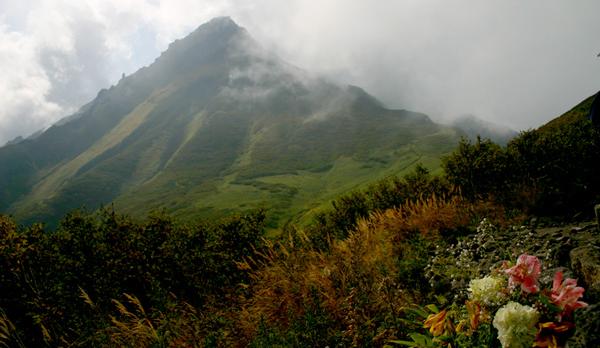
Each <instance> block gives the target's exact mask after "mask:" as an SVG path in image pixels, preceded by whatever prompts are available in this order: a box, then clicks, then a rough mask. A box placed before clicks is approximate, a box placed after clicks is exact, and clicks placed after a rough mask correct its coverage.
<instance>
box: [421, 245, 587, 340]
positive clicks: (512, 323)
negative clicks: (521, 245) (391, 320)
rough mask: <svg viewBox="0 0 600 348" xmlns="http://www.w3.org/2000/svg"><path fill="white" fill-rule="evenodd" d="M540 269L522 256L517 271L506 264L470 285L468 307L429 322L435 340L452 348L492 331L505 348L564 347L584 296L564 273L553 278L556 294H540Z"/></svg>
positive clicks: (456, 308) (445, 312)
mask: <svg viewBox="0 0 600 348" xmlns="http://www.w3.org/2000/svg"><path fill="white" fill-rule="evenodd" d="M541 269H542V265H541V262H540V260H539V259H538V258H537V257H536V256H532V255H527V254H522V255H520V256H519V257H518V259H517V262H516V263H515V264H514V265H511V264H509V263H508V262H504V264H503V266H502V268H501V269H497V270H496V272H495V273H493V274H492V275H488V276H485V277H482V278H479V279H473V280H471V281H470V282H469V288H468V291H469V300H467V301H466V302H465V305H464V306H460V305H456V304H455V305H453V306H454V308H453V309H450V310H448V309H446V310H443V311H441V312H439V313H437V314H436V315H431V316H429V317H428V318H427V320H426V322H425V327H427V328H429V329H430V333H432V334H433V335H434V336H440V335H441V334H444V337H445V339H447V340H450V341H453V343H452V346H455V345H456V344H459V345H461V342H462V343H463V344H464V343H465V340H467V341H468V340H469V339H475V338H474V337H481V336H482V335H481V334H479V332H480V331H482V330H483V329H482V328H483V327H484V326H485V327H487V328H489V327H490V326H491V325H493V327H494V328H496V330H497V332H498V336H497V339H498V340H499V341H500V343H501V344H502V347H504V348H507V347H563V346H564V345H565V343H566V340H567V339H568V338H569V337H570V336H571V335H572V334H573V332H574V329H575V325H574V324H573V321H572V318H573V312H574V311H575V310H576V309H578V308H583V307H585V306H587V304H586V303H585V302H582V301H581V297H582V296H583V293H584V291H585V290H584V288H582V287H580V286H577V281H576V280H575V279H571V278H566V279H565V278H564V276H563V274H562V272H560V271H559V272H556V274H555V275H554V282H553V284H552V288H551V289H542V288H541V286H540V282H539V278H540V275H541ZM450 318H454V319H456V321H457V323H455V324H454V323H452V322H451V321H450ZM485 331H486V332H489V330H485ZM476 332H477V333H478V334H477V335H475V333H476ZM439 339H440V338H439V337H438V340H439ZM490 339H496V338H493V337H491V338H490ZM479 343H481V342H479ZM448 344H449V345H450V342H449V341H448ZM487 344H488V345H490V344H491V341H489V342H487Z"/></svg>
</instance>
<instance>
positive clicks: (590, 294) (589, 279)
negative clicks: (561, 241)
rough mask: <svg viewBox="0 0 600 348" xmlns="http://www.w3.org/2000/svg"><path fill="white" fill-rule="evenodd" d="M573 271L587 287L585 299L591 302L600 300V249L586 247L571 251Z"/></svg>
mask: <svg viewBox="0 0 600 348" xmlns="http://www.w3.org/2000/svg"><path fill="white" fill-rule="evenodd" d="M570 256H571V269H573V272H574V273H575V275H577V276H578V277H579V284H581V285H582V286H584V287H585V289H586V293H585V298H586V299H587V300H588V301H589V300H592V301H590V302H596V301H597V300H599V299H600V248H599V247H597V246H595V245H584V246H580V247H578V248H575V249H573V250H571V253H570Z"/></svg>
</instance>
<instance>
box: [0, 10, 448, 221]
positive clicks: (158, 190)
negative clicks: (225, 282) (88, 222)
mask: <svg viewBox="0 0 600 348" xmlns="http://www.w3.org/2000/svg"><path fill="white" fill-rule="evenodd" d="M457 139H458V133H457V131H456V130H454V129H452V128H449V127H444V126H440V125H437V124H435V123H433V122H432V121H431V120H430V119H429V118H428V117H427V116H426V115H423V114H420V113H415V112H410V111H406V110H390V109H387V108H385V107H384V106H383V105H382V103H380V102H379V101H377V100H376V99H375V98H374V97H373V96H371V95H369V94H368V93H366V92H365V91H363V90H362V89H360V88H359V87H355V86H345V87H343V86H339V85H336V84H334V83H331V82H329V81H327V80H325V79H323V78H320V77H318V76H314V75H312V74H310V73H308V72H306V71H304V70H301V69H299V68H296V67H294V66H292V65H290V64H287V63H286V62H284V61H282V60H281V59H279V58H278V57H276V56H275V55H273V54H271V53H269V52H267V51H265V50H264V49H263V48H261V46H260V45H259V44H258V43H257V42H256V41H254V40H253V39H252V38H251V36H250V35H249V34H248V33H247V31H246V30H245V29H243V28H241V27H239V26H238V25H237V24H236V23H235V22H233V21H232V20H231V19H230V18H227V17H222V18H216V19H213V20H211V21H210V22H208V23H206V24H203V25H201V26H200V27H199V28H198V29H196V30H195V31H194V32H192V33H191V34H190V35H188V36H187V37H186V38H184V39H182V40H177V41H175V42H173V43H172V44H171V45H169V47H168V49H167V50H166V51H165V52H163V53H162V54H161V55H160V57H159V58H157V59H156V60H155V61H154V62H153V63H152V64H151V65H150V66H148V67H144V68H142V69H140V70H139V71H137V72H135V73H134V74H132V75H130V76H126V77H124V78H122V79H121V80H120V81H119V82H118V84H117V85H115V86H112V87H110V88H109V89H104V90H101V91H100V92H99V93H98V95H97V97H96V98H95V99H94V100H93V101H91V102H90V103H88V104H86V105H85V106H83V107H82V108H81V109H80V110H79V111H78V112H77V113H76V114H74V115H71V116H69V117H67V118H65V119H63V120H62V121H61V122H59V123H57V124H55V125H54V126H52V127H50V128H49V129H47V130H46V131H45V132H43V133H42V134H40V135H38V136H36V137H34V138H29V139H25V140H22V141H20V142H18V143H15V144H9V145H6V146H4V147H2V148H0V187H1V188H2V189H1V190H0V211H4V212H7V213H10V214H13V215H14V216H15V217H16V218H17V219H19V220H20V221H22V222H32V221H49V222H55V221H57V219H58V218H59V217H60V216H62V215H63V214H64V213H66V212H68V211H70V210H72V209H75V208H78V207H81V206H86V207H87V208H91V209H95V208H97V207H99V206H100V205H102V204H110V203H114V205H115V206H116V207H117V208H118V209H119V210H122V211H125V212H128V213H131V214H135V215H139V214H145V213H146V212H148V211H150V210H153V209H160V208H164V209H166V210H167V211H169V212H171V213H173V214H174V215H175V216H178V217H183V218H192V217H195V216H211V217H214V216H220V215H224V214H228V213H231V212H233V211H240V210H246V209H252V208H256V207H265V208H269V209H270V211H269V216H270V217H271V219H270V223H271V227H276V226H278V225H281V224H282V223H284V222H286V221H288V220H289V219H290V218H292V217H296V218H301V217H302V216H304V215H306V214H310V213H311V212H312V211H314V210H315V209H319V207H320V206H322V205H323V204H324V203H326V202H328V201H329V200H330V199H332V198H334V197H336V196H337V195H339V194H340V193H342V192H345V191H348V190H351V189H354V188H356V187H358V186H361V185H364V184H366V183H368V182H372V181H374V180H376V179H379V178H382V177H385V176H389V175H392V174H398V173H401V172H403V171H406V170H408V169H409V168H410V167H411V166H412V165H414V164H415V163H417V162H421V163H424V164H425V165H426V166H429V167H432V168H436V167H438V166H439V158H440V156H441V155H442V154H445V153H448V152H449V151H451V149H452V148H453V147H454V145H455V144H456V142H457Z"/></svg>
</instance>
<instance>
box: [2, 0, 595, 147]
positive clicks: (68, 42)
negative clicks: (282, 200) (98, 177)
mask: <svg viewBox="0 0 600 348" xmlns="http://www.w3.org/2000/svg"><path fill="white" fill-rule="evenodd" d="M598 14H600V1H597V0H577V1H569V0H562V1H558V0H529V1H522V0H495V1H491V0H490V1H478V0H453V1H448V0H377V1H372V0H352V1H349V0H319V1H316V0H312V1H309V0H286V1H281V0H221V1H213V0H211V1H201V0H22V1H14V0H0V144H3V143H5V142H6V141H9V140H11V139H13V138H15V137H17V136H28V135H29V134H31V133H33V132H36V131H38V130H40V129H43V128H46V127H48V126H49V125H51V124H53V123H54V122H56V121H58V120H59V119H61V118H62V117H65V116H68V115H70V114H71V113H73V112H75V111H76V110H77V109H78V108H79V107H80V106H82V105H83V104H85V103H87V102H89V101H91V100H92V99H93V98H94V97H95V96H96V95H97V93H98V91H99V90H100V89H102V88H107V87H110V85H112V84H115V83H116V82H117V81H118V80H119V78H120V77H121V74H123V73H125V74H131V73H133V72H135V71H136V70H137V69H139V68H141V67H142V66H145V65H148V64H150V63H152V61H153V60H154V59H155V58H156V57H157V56H158V55H159V54H160V53H161V52H162V51H164V50H165V49H166V47H167V46H168V44H169V43H170V42H171V41H173V40H175V39H177V38H182V37H184V36H185V35H186V34H188V33H190V32H191V31H193V30H194V29H195V28H196V27H198V26H199V25H200V24H202V23H204V22H206V21H208V20H210V19H211V18H213V17H216V16H230V17H231V18H232V19H233V20H234V21H236V22H237V23H238V24H239V25H240V26H243V27H245V28H246V29H247V30H248V31H249V32H250V34H251V35H252V36H253V37H254V38H255V39H256V40H257V41H259V42H260V43H261V44H262V45H263V46H264V47H266V48H267V49H269V50H272V51H274V52H275V53H277V54H278V55H279V56H280V57H281V58H283V59H284V60H286V61H288V62H290V63H292V64H294V65H296V66H298V67H301V68H303V69H305V70H308V71H310V72H313V73H317V74H323V75H325V76H327V77H328V78H330V79H332V80H334V81H336V82H339V83H341V84H353V85H357V86H360V87H362V88H364V89H365V90H366V91H368V92H369V93H371V94H372V95H374V96H376V97H377V98H378V99H380V100H381V101H383V103H384V104H385V105H387V106H388V107H390V108H399V109H409V110H413V111H420V112H424V113H426V114H428V115H430V116H431V117H432V118H433V119H435V120H449V119H451V118H453V117H457V116H460V115H464V114H473V115H476V116H478V117H480V118H482V119H484V120H487V121H491V122H495V123H498V124H501V125H506V126H509V127H512V128H513V129H516V130H525V129H529V128H535V127H537V126H539V125H541V124H543V123H544V122H547V121H548V120H550V119H552V118H554V117H556V116H558V115H560V114H561V113H563V112H565V111H567V110H568V109H569V108H570V107H572V106H574V105H575V104H577V103H578V102H580V101H581V100H583V99H584V98H586V97H588V96H590V95H592V94H594V93H596V92H598V91H599V90H600V58H599V57H597V56H598V54H599V53H600V20H599V19H598Z"/></svg>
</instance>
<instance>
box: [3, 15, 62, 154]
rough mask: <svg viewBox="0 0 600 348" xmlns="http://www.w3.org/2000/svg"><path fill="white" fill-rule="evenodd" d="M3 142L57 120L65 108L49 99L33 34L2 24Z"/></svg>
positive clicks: (49, 85) (47, 82)
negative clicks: (27, 35)
mask: <svg viewBox="0 0 600 348" xmlns="http://www.w3.org/2000/svg"><path fill="white" fill-rule="evenodd" d="M0 76H2V79H0V81H1V82H0V105H1V107H0V144H1V143H4V142H5V141H7V140H9V139H11V138H13V137H15V136H17V135H23V134H28V133H31V132H33V131H35V130H36V129H39V128H41V127H42V125H44V124H48V123H49V122H52V121H54V120H56V119H57V118H58V117H60V115H61V114H62V113H63V109H62V108H61V107H60V106H59V105H58V104H56V103H53V102H50V101H48V99H47V98H46V96H47V95H48V93H49V92H50V89H51V87H52V86H51V84H50V80H49V78H48V76H47V75H46V72H45V71H44V69H43V68H42V66H41V65H40V64H38V62H37V59H36V57H35V44H34V42H33V40H32V39H31V38H28V37H26V36H24V35H22V34H20V33H15V32H11V31H9V30H8V28H7V27H6V26H0Z"/></svg>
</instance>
